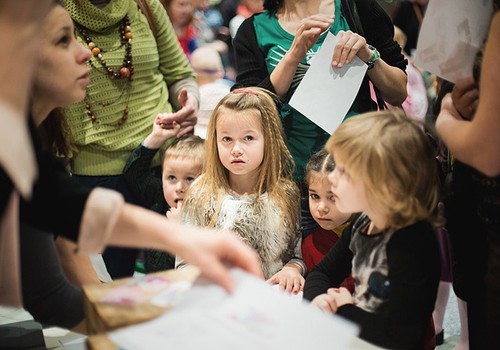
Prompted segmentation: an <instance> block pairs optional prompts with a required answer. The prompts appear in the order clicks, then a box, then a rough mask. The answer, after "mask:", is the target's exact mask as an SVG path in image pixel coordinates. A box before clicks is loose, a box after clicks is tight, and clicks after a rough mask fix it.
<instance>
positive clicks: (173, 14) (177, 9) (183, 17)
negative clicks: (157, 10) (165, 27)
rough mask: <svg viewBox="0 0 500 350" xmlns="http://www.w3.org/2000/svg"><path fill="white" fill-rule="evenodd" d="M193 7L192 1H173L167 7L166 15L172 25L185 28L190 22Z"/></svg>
mask: <svg viewBox="0 0 500 350" xmlns="http://www.w3.org/2000/svg"><path fill="white" fill-rule="evenodd" d="M193 12H194V7H193V1H192V0H173V1H172V2H171V3H170V5H169V7H168V14H169V16H170V20H171V21H172V23H173V24H175V25H179V26H186V25H188V24H189V22H191V18H192V16H193Z"/></svg>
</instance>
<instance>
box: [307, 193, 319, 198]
mask: <svg viewBox="0 0 500 350" xmlns="http://www.w3.org/2000/svg"><path fill="white" fill-rule="evenodd" d="M309 197H311V199H319V196H318V195H317V194H316V193H311V194H310V195H309Z"/></svg>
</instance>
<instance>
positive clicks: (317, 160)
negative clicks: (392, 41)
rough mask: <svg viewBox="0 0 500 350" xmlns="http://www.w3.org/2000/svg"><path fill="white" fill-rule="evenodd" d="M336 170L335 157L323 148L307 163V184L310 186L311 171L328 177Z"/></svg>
mask: <svg viewBox="0 0 500 350" xmlns="http://www.w3.org/2000/svg"><path fill="white" fill-rule="evenodd" d="M334 169H335V161H334V160H333V157H332V156H331V155H330V154H329V153H328V151H327V150H326V149H325V148H322V149H321V150H319V151H318V152H316V153H314V154H313V155H312V156H311V158H310V159H309V161H308V162H307V165H306V170H305V180H306V184H307V185H309V180H310V177H311V171H315V172H317V173H320V174H324V175H328V174H329V173H331V172H332V171H333V170H334Z"/></svg>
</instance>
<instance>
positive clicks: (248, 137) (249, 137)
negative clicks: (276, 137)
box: [243, 136, 254, 141]
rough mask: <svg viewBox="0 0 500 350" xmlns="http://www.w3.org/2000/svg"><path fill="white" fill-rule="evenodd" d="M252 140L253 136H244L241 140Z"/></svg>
mask: <svg viewBox="0 0 500 350" xmlns="http://www.w3.org/2000/svg"><path fill="white" fill-rule="evenodd" d="M253 139H254V137H253V136H245V138H244V139H243V140H245V141H252V140H253Z"/></svg>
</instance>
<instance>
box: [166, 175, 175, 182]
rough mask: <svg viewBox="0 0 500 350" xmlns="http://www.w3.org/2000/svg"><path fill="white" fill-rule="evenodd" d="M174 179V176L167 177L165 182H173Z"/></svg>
mask: <svg viewBox="0 0 500 350" xmlns="http://www.w3.org/2000/svg"><path fill="white" fill-rule="evenodd" d="M175 179H176V178H175V176H174V175H168V177H167V180H169V181H174V180H175Z"/></svg>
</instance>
